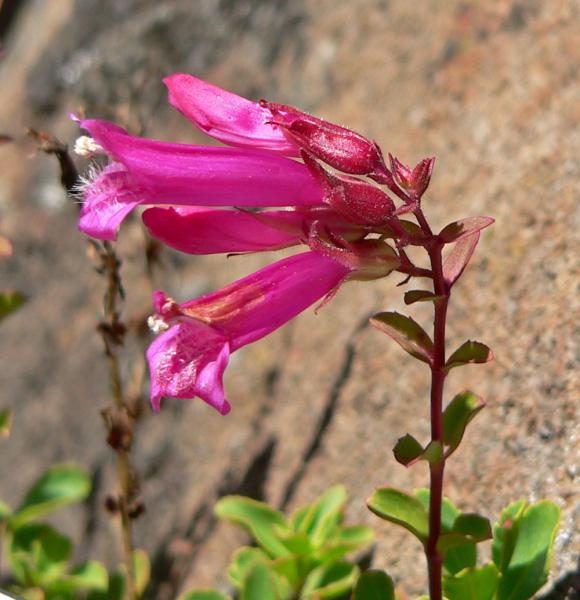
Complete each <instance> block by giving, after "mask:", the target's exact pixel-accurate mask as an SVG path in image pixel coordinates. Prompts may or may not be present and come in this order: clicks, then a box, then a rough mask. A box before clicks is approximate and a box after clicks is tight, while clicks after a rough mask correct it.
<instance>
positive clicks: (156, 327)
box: [147, 315, 169, 333]
mask: <svg viewBox="0 0 580 600" xmlns="http://www.w3.org/2000/svg"><path fill="white" fill-rule="evenodd" d="M147 326H148V327H149V329H151V331H152V332H153V333H161V332H162V331H167V330H168V329H169V325H168V324H167V323H166V322H165V321H164V320H163V319H162V318H161V317H159V316H158V315H151V316H149V317H147Z"/></svg>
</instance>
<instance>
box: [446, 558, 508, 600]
mask: <svg viewBox="0 0 580 600" xmlns="http://www.w3.org/2000/svg"><path fill="white" fill-rule="evenodd" d="M498 581H499V572H498V570H497V567H496V566H495V565H494V564H493V563H489V564H487V565H485V566H484V567H479V568H471V569H464V570H463V571H461V572H460V573H458V574H457V575H453V576H450V575H446V576H445V577H443V593H444V594H445V596H446V597H447V598H449V600H492V598H493V597H494V594H495V591H496V589H497V584H498Z"/></svg>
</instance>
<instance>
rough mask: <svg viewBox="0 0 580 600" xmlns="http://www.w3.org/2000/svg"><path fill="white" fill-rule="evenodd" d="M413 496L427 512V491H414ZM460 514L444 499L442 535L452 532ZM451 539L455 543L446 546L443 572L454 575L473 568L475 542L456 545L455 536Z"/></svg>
mask: <svg viewBox="0 0 580 600" xmlns="http://www.w3.org/2000/svg"><path fill="white" fill-rule="evenodd" d="M415 496H416V497H417V498H418V499H419V500H420V501H421V503H422V504H423V506H424V507H425V510H426V511H429V490H428V489H420V490H416V491H415ZM460 514H461V511H460V510H459V509H458V508H457V507H456V506H455V505H454V504H453V503H452V502H451V500H449V498H445V497H444V498H443V502H442V504H441V531H442V535H447V534H450V532H451V531H452V530H453V525H454V523H455V521H456V519H457V517H459V515H460ZM450 539H451V538H450ZM452 539H453V541H454V542H455V545H453V544H449V545H448V548H447V552H446V555H445V559H444V561H443V567H444V568H445V570H446V571H447V572H448V573H451V574H455V573H459V571H462V570H463V569H465V568H467V567H474V566H475V565H476V562H477V548H476V544H475V542H473V541H471V540H470V539H469V541H465V543H458V539H457V534H456V535H455V536H454V537H453V538H452ZM462 539H463V540H466V537H465V536H463V537H462Z"/></svg>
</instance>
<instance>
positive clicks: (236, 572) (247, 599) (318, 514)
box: [182, 486, 374, 600]
mask: <svg viewBox="0 0 580 600" xmlns="http://www.w3.org/2000/svg"><path fill="white" fill-rule="evenodd" d="M346 500H347V498H346V490H345V489H344V487H343V486H335V487H333V488H331V489H329V490H328V491H327V492H326V493H325V494H323V495H322V496H321V497H320V498H318V499H317V500H316V501H314V502H312V503H311V504H308V505H306V506H302V507H300V508H299V509H297V510H296V511H295V512H294V513H293V514H292V515H291V516H290V517H289V518H286V517H285V516H284V515H283V514H282V513H280V512H279V511H277V510H275V509H273V508H272V507H270V506H268V505H267V504H265V503H263V502H258V501H257V500H252V499H250V498H244V497H241V496H228V497H226V498H222V499H221V500H220V501H219V502H218V503H217V505H216V509H215V512H216V514H217V515H218V516H219V517H220V518H222V519H225V520H227V521H229V522H231V523H234V524H236V525H238V526H240V527H242V528H243V529H244V530H246V531H247V532H248V533H249V534H250V535H251V536H252V538H253V540H254V541H255V542H256V544H257V545H258V547H257V548H253V547H243V548H240V549H238V550H237V551H236V552H235V554H234V555H233V557H232V562H231V564H230V566H229V568H228V578H229V580H230V582H231V583H232V585H233V586H234V587H235V588H236V589H237V590H238V592H239V597H240V599H241V600H290V599H292V600H294V599H300V600H331V599H333V598H337V599H338V598H343V597H345V596H348V595H349V594H350V593H351V591H352V588H353V586H354V583H355V581H356V580H357V577H358V575H359V568H358V566H357V565H356V564H354V563H352V562H349V561H347V560H345V557H346V555H348V554H350V553H352V552H354V551H356V550H359V549H360V548H362V547H363V546H366V545H367V544H368V543H369V542H371V541H372V540H373V537H374V534H373V531H372V530H371V529H370V528H368V527H363V526H345V525H343V516H344V506H345V504H346ZM201 594H205V596H204V595H201ZM212 594H213V595H212ZM206 598H207V600H223V598H224V597H223V596H222V595H221V594H218V593H217V592H213V591H207V590H204V591H202V590H197V591H193V592H189V593H188V594H186V595H185V596H184V597H183V599H182V600H205V599H206Z"/></svg>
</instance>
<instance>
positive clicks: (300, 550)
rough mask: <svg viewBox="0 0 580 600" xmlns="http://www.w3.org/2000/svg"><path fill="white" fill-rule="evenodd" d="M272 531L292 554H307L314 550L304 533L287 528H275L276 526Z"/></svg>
mask: <svg viewBox="0 0 580 600" xmlns="http://www.w3.org/2000/svg"><path fill="white" fill-rule="evenodd" d="M274 531H275V533H276V535H277V536H278V538H279V539H280V541H281V542H282V543H283V544H284V546H286V548H288V550H289V551H290V552H291V553H292V554H296V555H299V556H307V555H309V554H311V553H312V552H313V551H314V547H313V545H312V542H311V540H310V538H309V537H308V536H307V535H306V534H305V533H301V532H298V533H296V532H294V531H288V530H287V529H277V528H276V527H274Z"/></svg>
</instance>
